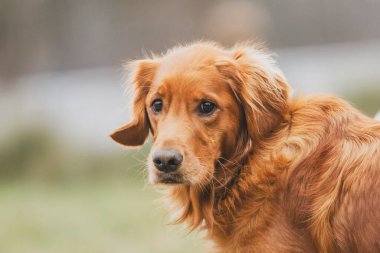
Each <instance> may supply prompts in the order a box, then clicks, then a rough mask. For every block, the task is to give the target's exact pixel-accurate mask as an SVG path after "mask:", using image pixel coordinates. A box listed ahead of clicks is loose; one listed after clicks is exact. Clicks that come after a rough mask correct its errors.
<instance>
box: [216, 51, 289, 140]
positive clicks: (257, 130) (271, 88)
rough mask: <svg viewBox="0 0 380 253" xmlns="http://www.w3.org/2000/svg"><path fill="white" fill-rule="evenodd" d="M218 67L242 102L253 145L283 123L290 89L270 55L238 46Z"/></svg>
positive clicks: (221, 59)
mask: <svg viewBox="0 0 380 253" xmlns="http://www.w3.org/2000/svg"><path fill="white" fill-rule="evenodd" d="M216 67H217V69H218V70H219V72H220V73H221V74H222V75H223V76H224V77H225V78H226V80H227V82H228V83H229V85H230V86H231V89H232V90H233V92H234V93H235V95H236V97H237V99H238V101H239V102H240V103H241V105H242V107H243V110H244V114H245V118H246V123H247V128H248V134H249V136H250V138H251V139H252V140H253V141H254V142H255V141H257V140H258V139H261V138H263V137H265V136H266V135H267V134H268V133H270V132H271V131H272V130H274V128H275V127H276V126H277V125H279V124H280V123H281V122H282V121H283V120H284V117H285V114H286V112H287V111H288V90H289V87H288V85H287V83H286V82H285V79H284V77H283V76H282V74H281V72H280V71H279V70H277V69H276V67H275V66H274V60H273V59H272V57H271V56H270V55H268V54H265V53H264V52H263V51H262V50H261V49H257V48H255V47H254V46H245V45H238V46H235V47H234V48H233V49H232V50H231V51H230V52H229V55H228V56H225V57H223V58H220V59H217V61H216Z"/></svg>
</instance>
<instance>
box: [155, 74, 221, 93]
mask: <svg viewBox="0 0 380 253" xmlns="http://www.w3.org/2000/svg"><path fill="white" fill-rule="evenodd" d="M226 88H227V85H226V82H225V80H224V79H223V78H222V76H221V75H220V74H219V73H218V72H217V71H213V70H212V69H209V70H208V69H199V70H187V71H186V70H185V71H183V72H177V73H170V74H169V73H168V74H166V75H162V76H161V77H160V78H158V79H156V81H155V82H154V83H153V86H152V92H158V93H160V94H162V95H164V94H167V95H182V96H184V98H185V97H189V96H191V95H199V96H200V95H202V94H208V93H215V94H218V93H220V92H223V91H226Z"/></svg>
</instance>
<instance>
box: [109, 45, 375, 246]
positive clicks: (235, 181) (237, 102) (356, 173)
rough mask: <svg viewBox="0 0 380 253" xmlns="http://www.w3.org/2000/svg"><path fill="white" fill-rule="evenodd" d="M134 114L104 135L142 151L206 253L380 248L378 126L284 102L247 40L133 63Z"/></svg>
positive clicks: (326, 105)
mask: <svg viewBox="0 0 380 253" xmlns="http://www.w3.org/2000/svg"><path fill="white" fill-rule="evenodd" d="M129 67H130V75H131V76H130V77H131V83H132V84H133V86H134V89H135V97H134V118H133V119H132V121H131V122H130V123H128V124H127V125H125V126H123V127H121V128H119V129H118V130H116V131H115V132H113V133H112V134H111V137H112V138H113V140H115V141H116V142H118V143H120V144H123V145H126V146H139V145H142V144H144V142H145V140H146V139H147V137H148V135H149V132H150V133H151V134H152V136H153V145H152V148H151V152H150V154H149V157H148V161H147V163H148V165H147V167H148V172H149V181H150V182H151V183H153V184H165V185H168V188H169V196H168V197H169V198H170V199H171V200H172V201H173V202H175V203H177V207H178V208H179V211H180V213H181V215H180V216H179V217H178V220H177V221H178V222H186V223H187V224H188V225H189V228H190V229H191V230H193V229H196V228H199V227H202V228H204V229H206V230H207V237H208V239H210V240H212V241H213V242H214V244H215V247H214V251H215V252H238V253H243V252H244V253H245V252H257V253H267V252H268V253H270V252H277V253H279V252H280V253H281V252H292V253H293V252H308V253H312V252H360V253H364V252H380V123H379V122H376V121H375V120H373V119H370V118H368V117H366V116H364V115H363V114H362V113H360V112H359V111H357V110H356V109H354V108H353V107H352V106H351V105H350V104H348V103H347V102H345V101H343V100H342V99H339V98H335V97H331V96H324V95H318V96H312V97H305V98H301V99H290V98H289V86H288V84H287V82H286V80H285V79H284V77H283V75H282V74H281V72H280V71H279V70H278V69H277V68H276V67H275V66H274V61H273V59H272V57H271V56H270V54H268V53H266V52H265V51H264V50H263V49H261V48H259V47H258V46H256V45H254V44H253V45H252V44H238V45H236V46H234V47H233V48H231V49H225V48H223V47H221V46H219V45H217V44H215V43H212V42H198V43H194V44H191V45H188V46H180V47H176V48H174V49H172V50H170V51H168V52H167V53H166V54H164V55H162V56H159V57H154V58H151V59H142V60H137V61H133V62H132V63H131V64H130V65H129Z"/></svg>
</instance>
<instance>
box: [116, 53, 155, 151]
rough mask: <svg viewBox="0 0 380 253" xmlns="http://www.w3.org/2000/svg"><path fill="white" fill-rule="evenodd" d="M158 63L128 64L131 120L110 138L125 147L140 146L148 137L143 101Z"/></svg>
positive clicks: (140, 61) (138, 62)
mask: <svg viewBox="0 0 380 253" xmlns="http://www.w3.org/2000/svg"><path fill="white" fill-rule="evenodd" d="M157 67H158V63H157V62H156V61H154V60H137V61H133V62H131V63H129V64H128V65H127V68H128V69H129V71H130V78H129V80H128V81H129V82H131V83H132V84H133V86H134V89H135V96H134V100H133V119H132V120H131V121H130V122H129V123H128V124H126V125H124V126H122V127H120V128H118V129H117V130H115V131H114V132H113V133H111V134H110V137H111V138H112V139H113V140H114V141H116V142H117V143H120V144H122V145H125V146H140V145H143V144H144V143H145V140H146V138H147V137H148V135H149V120H148V115H147V113H146V109H145V99H146V95H147V94H148V91H149V89H150V86H151V83H152V82H153V79H154V76H155V73H156V70H157Z"/></svg>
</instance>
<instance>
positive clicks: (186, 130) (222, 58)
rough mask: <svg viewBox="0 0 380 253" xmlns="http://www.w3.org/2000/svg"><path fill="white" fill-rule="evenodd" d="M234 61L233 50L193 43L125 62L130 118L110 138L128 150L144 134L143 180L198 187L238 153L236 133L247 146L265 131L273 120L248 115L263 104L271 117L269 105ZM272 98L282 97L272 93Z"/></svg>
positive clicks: (257, 113)
mask: <svg viewBox="0 0 380 253" xmlns="http://www.w3.org/2000/svg"><path fill="white" fill-rule="evenodd" d="M240 58H243V56H242V55H238V54H237V53H236V52H235V54H231V52H227V51H225V50H222V49H220V48H218V47H215V46H210V45H202V44H201V45H196V46H190V47H187V48H186V47H185V48H180V49H177V50H174V51H173V52H171V53H168V54H167V55H166V56H164V57H161V58H157V59H153V60H141V61H137V62H134V63H133V64H134V66H133V67H132V68H133V70H132V73H133V76H132V82H133V83H134V85H135V89H136V93H135V98H134V114H135V115H134V116H135V118H134V119H133V120H132V121H131V122H130V123H129V124H127V125H126V126H124V127H122V128H120V129H118V130H117V131H115V132H114V133H113V134H112V135H111V137H112V138H113V139H114V140H115V141H117V142H119V143H122V144H124V145H129V146H136V145H141V144H143V143H144V141H145V139H146V138H147V136H148V134H149V131H150V132H151V133H152V135H153V145H152V149H151V151H150V154H149V156H148V161H147V163H148V171H149V181H150V182H151V183H164V184H189V185H200V186H203V185H206V184H207V183H208V182H210V180H212V178H213V177H214V176H215V173H216V172H215V167H216V166H215V164H216V163H217V162H219V163H220V160H221V159H224V160H228V159H230V158H231V157H233V156H234V154H235V153H236V152H240V150H239V149H241V148H244V147H242V143H241V140H242V136H243V137H245V138H243V139H244V140H245V141H247V140H248V139H249V140H250V141H254V139H255V138H258V137H259V136H260V135H261V134H263V133H264V131H265V129H262V128H268V129H269V128H270V127H271V126H270V124H272V122H273V119H259V117H261V115H260V113H259V112H255V111H254V110H255V109H256V107H260V106H263V108H261V109H262V112H265V113H268V114H270V115H268V116H272V117H273V118H275V117H277V116H278V115H274V114H277V112H275V109H276V110H277V108H276V105H273V106H272V105H269V104H266V103H267V102H266V101H267V100H268V99H270V98H271V97H263V98H260V95H261V96H263V95H265V92H261V94H259V93H255V91H256V90H257V89H253V90H249V87H246V82H248V81H250V82H252V81H254V80H253V78H252V77H251V73H245V72H244V71H247V70H246V69H245V68H248V69H249V68H251V66H244V65H242V66H240V65H239V64H242V63H243V62H240V63H239V62H238V60H239V59H240ZM258 70H260V69H258ZM260 71H261V70H260ZM260 71H259V72H260ZM259 74H260V73H259ZM261 74H262V75H264V74H266V75H269V74H270V73H266V72H262V73H261ZM265 78H266V80H262V79H263V78H262V77H260V76H259V79H260V80H258V81H257V82H266V83H274V82H277V81H278V77H277V76H273V77H272V76H270V77H267V76H265ZM270 78H273V80H269V79H270ZM276 80H277V81H276ZM277 83H279V82H277ZM257 86H258V87H260V84H259V83H257ZM262 88H263V87H262ZM270 92H271V93H273V94H276V92H273V90H271V91H270ZM273 94H272V95H273ZM278 95H279V96H282V97H283V98H285V95H284V94H283V92H282V90H280V89H279V92H278ZM252 96H254V97H252ZM260 99H262V100H261V101H260ZM276 103H278V102H276ZM281 110H282V108H281ZM280 114H281V113H280ZM260 120H262V122H260ZM275 120H277V119H275ZM247 124H255V126H252V127H250V126H249V125H247ZM260 131H263V132H260ZM243 144H244V143H243ZM247 145H248V143H247ZM243 146H244V145H243Z"/></svg>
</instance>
